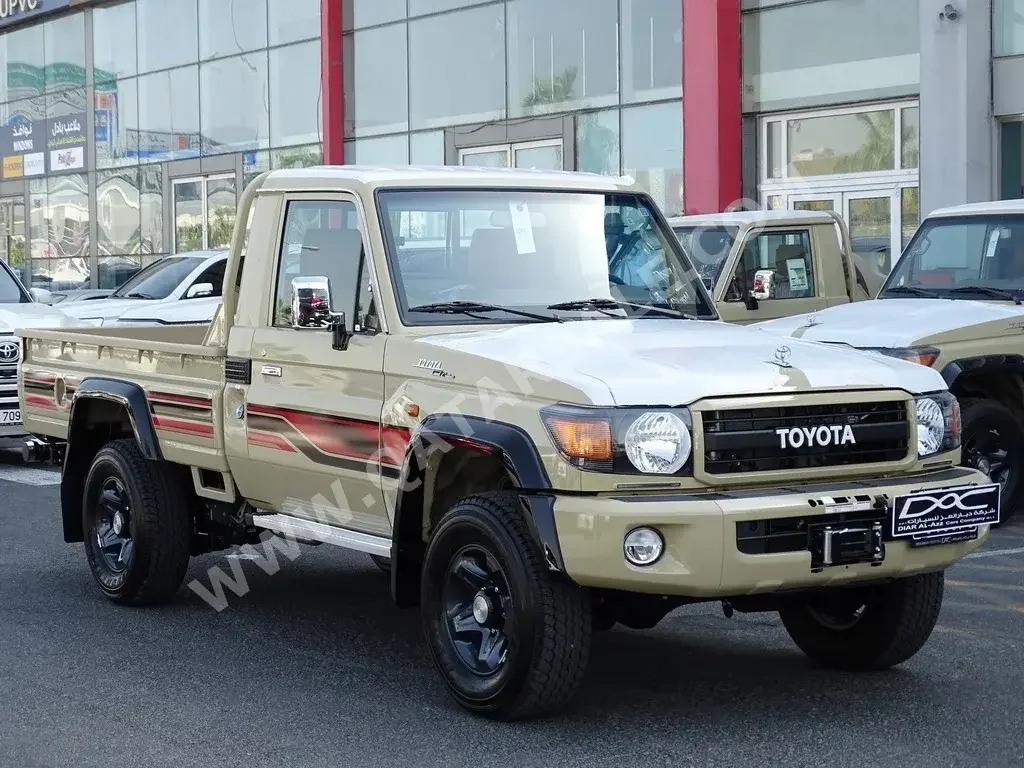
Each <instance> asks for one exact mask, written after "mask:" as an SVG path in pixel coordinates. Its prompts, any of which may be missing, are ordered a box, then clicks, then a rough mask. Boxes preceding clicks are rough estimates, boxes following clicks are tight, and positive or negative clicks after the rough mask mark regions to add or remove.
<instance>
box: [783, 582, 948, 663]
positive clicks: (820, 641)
mask: <svg viewBox="0 0 1024 768" xmlns="http://www.w3.org/2000/svg"><path fill="white" fill-rule="evenodd" d="M943 585H944V574H942V573H929V574H924V575H921V576H911V577H909V578H905V579H897V580H895V581H891V582H888V583H886V584H881V585H878V586H874V587H865V588H863V589H858V590H857V591H856V598H855V599H854V600H853V602H857V601H860V600H863V603H864V612H863V614H862V615H861V616H860V618H859V619H858V620H857V621H856V622H855V623H854V624H853V625H852V626H850V627H848V628H841V629H837V628H835V627H833V626H829V625H827V624H825V623H823V622H822V621H821V620H820V619H819V618H818V615H816V613H815V611H814V610H812V607H817V608H819V609H820V606H821V603H822V601H823V600H831V599H834V598H835V593H832V595H831V596H827V594H826V593H823V594H818V595H814V594H812V595H808V596H806V597H801V598H794V599H793V600H792V601H791V602H790V603H789V604H788V605H787V606H786V607H784V608H783V609H782V610H780V611H779V614H780V616H781V617H782V623H783V624H784V625H785V627H786V631H787V632H789V636H790V637H791V638H793V641H794V642H795V643H796V644H797V646H799V647H800V650H802V651H803V652H804V653H806V654H807V655H808V656H809V657H810V658H811V659H812V660H813V661H814V662H816V663H817V664H820V665H822V666H825V667H830V668H833V669H844V670H855V671H866V670H880V669H888V668H889V667H893V666H896V665H897V664H902V663H903V662H905V661H906V660H907V659H909V658H911V657H912V656H913V655H914V654H916V653H917V652H918V651H919V650H921V648H922V647H923V646H924V644H925V643H926V642H927V641H928V638H929V637H930V636H931V633H932V630H933V629H934V628H935V622H936V621H937V620H938V618H939V611H940V610H941V608H942V592H943ZM848 597H853V595H852V594H850V595H849V596H848Z"/></svg>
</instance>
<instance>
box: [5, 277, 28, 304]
mask: <svg viewBox="0 0 1024 768" xmlns="http://www.w3.org/2000/svg"><path fill="white" fill-rule="evenodd" d="M27 302H28V297H27V296H25V291H24V290H23V289H22V287H21V285H20V284H19V283H18V280H17V278H15V277H14V275H12V274H11V273H10V272H9V271H8V270H7V269H0V304H25V303H27Z"/></svg>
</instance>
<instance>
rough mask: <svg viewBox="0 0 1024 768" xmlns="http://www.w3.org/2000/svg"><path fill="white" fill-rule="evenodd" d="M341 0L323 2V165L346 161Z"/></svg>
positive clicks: (321, 32)
mask: <svg viewBox="0 0 1024 768" xmlns="http://www.w3.org/2000/svg"><path fill="white" fill-rule="evenodd" d="M341 3H342V0H320V88H321V93H322V96H321V98H320V104H321V115H322V118H323V119H322V120H321V122H320V125H321V130H322V131H323V141H324V165H341V164H342V163H344V162H345V82H344V79H343V78H344V74H343V72H342V54H341V47H342V35H341V18H342V17H341Z"/></svg>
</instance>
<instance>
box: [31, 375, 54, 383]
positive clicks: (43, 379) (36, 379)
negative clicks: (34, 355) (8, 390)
mask: <svg viewBox="0 0 1024 768" xmlns="http://www.w3.org/2000/svg"><path fill="white" fill-rule="evenodd" d="M24 379H25V382H26V383H29V384H56V383H57V377H56V376H47V375H46V374H39V373H27V374H25V376H24Z"/></svg>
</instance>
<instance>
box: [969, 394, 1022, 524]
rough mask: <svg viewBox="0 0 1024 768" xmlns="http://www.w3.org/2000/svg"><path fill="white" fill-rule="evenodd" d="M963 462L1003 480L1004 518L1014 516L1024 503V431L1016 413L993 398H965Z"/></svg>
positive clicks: (1000, 489)
mask: <svg viewBox="0 0 1024 768" xmlns="http://www.w3.org/2000/svg"><path fill="white" fill-rule="evenodd" d="M960 407H961V418H962V420H963V433H962V438H961V439H962V443H963V449H962V455H963V460H962V461H963V464H964V465H965V466H968V467H973V468H974V469H977V470H980V471H981V472H983V473H985V474H986V475H988V477H989V480H991V481H992V482H993V483H999V511H1000V518H1001V519H1002V520H1003V521H1004V522H1005V521H1007V520H1009V519H1010V518H1012V517H1013V516H1014V514H1015V513H1016V512H1017V508H1018V507H1019V506H1020V505H1021V504H1022V503H1024V483H1022V482H1021V479H1022V474H1024V430H1022V429H1021V426H1020V424H1019V423H1018V421H1017V418H1016V417H1015V416H1014V415H1013V413H1012V412H1011V411H1010V410H1009V409H1007V408H1005V407H1004V406H1002V405H1000V404H999V403H997V402H995V401H993V400H976V399H964V400H962V401H961V403H960Z"/></svg>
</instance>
